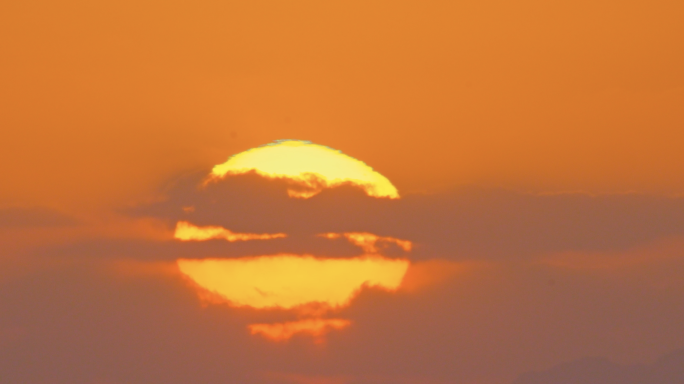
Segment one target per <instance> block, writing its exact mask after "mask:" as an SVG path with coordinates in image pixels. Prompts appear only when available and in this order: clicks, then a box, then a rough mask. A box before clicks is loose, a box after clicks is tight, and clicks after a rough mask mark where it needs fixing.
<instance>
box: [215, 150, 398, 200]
mask: <svg viewBox="0 0 684 384" xmlns="http://www.w3.org/2000/svg"><path fill="white" fill-rule="evenodd" d="M251 171H254V172H256V173H257V174H259V175H261V176H264V177H269V178H287V179H290V180H292V181H295V182H296V183H298V184H300V185H302V186H304V187H305V188H306V191H301V190H294V189H291V190H289V191H288V193H289V194H290V196H292V197H302V198H308V197H311V196H313V195H315V194H317V193H319V192H320V191H321V190H322V189H323V188H326V187H327V188H329V187H335V186H339V185H342V184H345V183H351V184H354V185H357V186H359V187H361V188H363V189H364V190H365V191H366V194H368V195H369V196H373V197H388V198H392V199H397V198H399V193H398V192H397V189H396V188H395V187H394V185H392V183H391V182H390V181H389V180H388V179H387V178H386V177H385V176H383V175H381V174H380V173H378V172H376V171H374V170H373V168H371V167H369V166H368V165H366V163H364V162H363V161H360V160H357V159H355V158H353V157H351V156H348V155H345V154H344V153H342V152H341V151H339V150H335V149H332V148H329V147H326V146H323V145H318V144H313V143H311V142H308V141H301V140H280V141H276V142H274V143H271V144H267V145H264V146H261V147H257V148H252V149H249V150H247V151H244V152H241V153H238V154H237V155H234V156H232V157H230V158H229V159H228V161H226V162H225V163H223V164H219V165H216V166H215V167H214V168H213V169H212V171H211V175H210V179H209V180H214V179H221V178H223V177H225V176H227V175H239V174H244V173H247V172H251Z"/></svg>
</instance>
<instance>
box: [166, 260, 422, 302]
mask: <svg viewBox="0 0 684 384" xmlns="http://www.w3.org/2000/svg"><path fill="white" fill-rule="evenodd" d="M408 267H409V261H408V260H405V259H388V258H384V257H382V256H362V257H355V258H345V259H333V258H315V257H313V256H301V255H277V256H259V257H248V258H239V259H202V260H192V259H179V260H178V268H179V269H180V271H181V272H182V273H183V274H185V275H186V276H188V277H189V278H190V279H192V280H193V281H194V282H196V283H197V284H198V285H199V286H201V287H203V288H205V289H207V290H209V291H210V292H213V293H216V294H218V295H219V296H221V297H222V298H224V299H225V300H226V301H227V302H229V303H231V304H232V305H235V306H248V307H252V308H259V309H261V308H282V309H293V308H296V307H299V306H303V305H306V304H322V305H324V306H327V307H329V308H338V307H342V306H346V305H348V304H349V302H350V300H351V299H352V298H353V297H354V295H355V294H356V293H358V292H359V290H360V289H361V288H362V287H363V286H364V285H366V286H370V287H379V288H383V289H386V290H389V291H394V290H396V289H398V288H399V286H400V284H401V281H402V279H403V277H404V275H405V274H406V271H407V269H408Z"/></svg>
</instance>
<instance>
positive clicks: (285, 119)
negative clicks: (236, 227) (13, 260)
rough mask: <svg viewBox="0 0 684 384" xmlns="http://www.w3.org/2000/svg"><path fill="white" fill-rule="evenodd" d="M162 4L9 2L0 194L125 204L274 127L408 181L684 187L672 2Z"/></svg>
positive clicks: (408, 184)
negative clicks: (0, 185) (331, 148)
mask: <svg viewBox="0 0 684 384" xmlns="http://www.w3.org/2000/svg"><path fill="white" fill-rule="evenodd" d="M161 4H162V3H159V2H155V1H143V2H140V1H118V2H96V3H92V2H90V3H88V2H81V1H74V0H68V1H64V2H59V3H54V2H44V1H39V2H32V3H25V2H11V3H6V4H3V5H2V6H0V50H1V51H2V52H3V60H2V61H1V63H0V85H1V88H2V92H0V126H1V127H2V131H3V135H4V136H3V140H1V141H0V174H2V175H3V182H2V186H3V187H2V188H1V189H0V203H4V204H15V203H16V204H19V203H21V204H29V205H30V204H37V203H45V204H51V205H59V206H68V207H71V208H79V207H80V208H81V209H83V208H84V207H85V206H88V207H93V206H95V207H97V206H102V205H103V204H104V205H107V204H109V205H111V204H118V203H120V202H122V201H123V202H128V201H132V200H135V199H137V198H140V197H141V196H144V195H145V194H146V193H148V192H150V191H151V190H152V189H153V188H155V186H156V185H158V183H159V182H160V181H162V180H165V179H166V178H168V177H170V176H171V175H174V174H176V173H177V172H178V171H182V170H189V169H195V168H197V167H207V168H208V167H211V166H213V165H215V164H220V163H221V162H223V161H225V159H226V155H227V154H231V153H239V152H241V151H244V150H247V149H249V148H252V147H255V146H258V145H262V144H264V143H268V142H271V141H273V140H275V139H282V138H295V139H306V140H311V141H313V142H315V143H318V144H323V145H328V146H331V147H333V148H341V149H343V150H344V151H345V153H347V154H348V155H350V156H352V157H354V158H357V159H361V160H363V161H364V162H366V163H367V164H371V165H372V166H373V167H374V168H375V169H376V170H377V171H378V172H380V173H381V174H383V175H385V176H386V177H387V178H389V179H390V180H392V182H393V183H394V184H395V185H396V186H397V188H398V189H399V192H400V193H403V192H410V191H418V190H432V189H435V188H445V187H449V186H453V185H464V184H479V185H490V186H503V187H512V188H519V189H522V190H530V191H538V192H549V191H577V190H582V191H587V192H623V191H647V192H658V193H668V194H681V193H684V179H683V178H682V177H680V176H681V172H682V169H684V151H682V150H681V143H682V142H684V136H683V135H684V130H682V126H684V111H683V110H682V108H681V106H682V105H683V104H684V88H683V87H684V71H682V70H681V68H683V67H684V54H682V52H683V50H682V40H683V39H684V23H682V22H681V20H682V19H684V5H683V4H682V2H680V1H673V0H657V1H631V2H620V1H614V0H610V1H609V0H600V1H565V2H560V3H558V2H556V3H549V2H546V1H541V0H525V1H522V2H515V3H512V2H507V1H497V0H488V1H468V2H428V3H424V2H421V3H416V2H412V1H372V2H367V1H326V2H320V1H297V2H282V1H267V0H259V1H251V2H205V3H203V5H202V6H197V5H196V4H194V3H190V2H184V1H171V2H164V3H163V6H161ZM84 159H86V160H84Z"/></svg>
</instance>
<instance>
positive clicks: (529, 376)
mask: <svg viewBox="0 0 684 384" xmlns="http://www.w3.org/2000/svg"><path fill="white" fill-rule="evenodd" d="M574 383H582V384H653V383H658V384H679V383H684V349H681V350H678V351H675V352H672V353H670V354H668V355H665V356H663V357H661V358H660V359H658V360H657V361H656V362H655V363H653V364H650V365H620V364H616V363H613V362H611V361H610V360H608V359H603V358H584V359H580V360H576V361H572V362H569V363H564V364H561V365H558V366H556V367H553V368H551V369H549V370H547V371H543V372H530V373H525V374H523V375H521V376H520V377H518V378H517V379H516V380H515V381H514V382H513V384H574Z"/></svg>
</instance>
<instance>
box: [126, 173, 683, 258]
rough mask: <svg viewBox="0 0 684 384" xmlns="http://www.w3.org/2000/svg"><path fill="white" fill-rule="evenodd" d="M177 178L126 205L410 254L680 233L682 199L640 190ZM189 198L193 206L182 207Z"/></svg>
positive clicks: (525, 253) (235, 227) (523, 251)
mask: <svg viewBox="0 0 684 384" xmlns="http://www.w3.org/2000/svg"><path fill="white" fill-rule="evenodd" d="M205 175H206V173H205V172H202V173H198V174H196V175H191V176H189V177H186V178H183V179H179V180H177V181H176V182H175V183H174V184H172V185H170V187H169V188H168V189H167V190H165V192H164V196H165V200H164V201H161V202H157V203H152V204H145V205H139V206H136V207H133V208H131V209H130V210H129V211H128V212H129V213H130V214H133V215H137V216H151V217H156V218H159V219H163V220H166V221H168V222H169V223H170V224H169V225H173V224H175V223H176V222H178V221H190V222H192V223H193V224H195V225H199V226H203V225H213V226H222V227H224V228H227V229H230V230H232V231H237V232H251V233H286V234H288V236H303V237H306V236H315V235H316V234H320V233H326V232H334V233H345V232H370V233H373V234H376V235H378V236H389V237H395V238H400V239H406V240H409V241H411V242H413V243H414V244H415V245H416V246H415V249H414V250H413V252H412V256H411V257H413V258H416V259H420V258H435V257H439V258H450V259H489V260H502V259H511V258H514V259H519V258H528V259H529V258H533V257H537V256H539V255H542V254H547V253H557V252H564V251H598V252H603V251H611V250H613V251H621V250H625V249H629V248H632V247H634V246H638V245H643V244H648V243H650V242H653V241H655V240H657V239H660V238H665V237H671V236H679V235H684V198H678V197H665V196H650V195H639V194H619V195H599V196H591V195H587V194H581V193H568V194H556V195H537V194H525V193H518V192H514V191H506V190H494V189H478V188H463V189H458V190H453V191H450V192H444V193H438V194H413V195H410V194H409V195H406V196H404V197H403V198H402V199H398V200H388V199H376V198H372V197H368V196H366V195H365V193H363V191H361V190H359V189H357V188H354V187H352V186H342V187H339V188H335V189H331V190H324V191H323V192H321V193H320V194H319V195H316V196H314V197H311V198H309V199H306V200H302V199H293V198H289V197H288V195H287V193H286V190H287V188H288V183H287V181H284V180H266V179H264V178H261V177H259V176H258V175H255V174H246V175H241V176H234V177H231V178H227V179H225V180H222V181H221V182H219V183H215V184H212V185H208V186H206V187H201V184H202V178H203V177H204V176H205ZM188 206H192V207H193V210H192V211H187V210H184V209H183V207H188Z"/></svg>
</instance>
